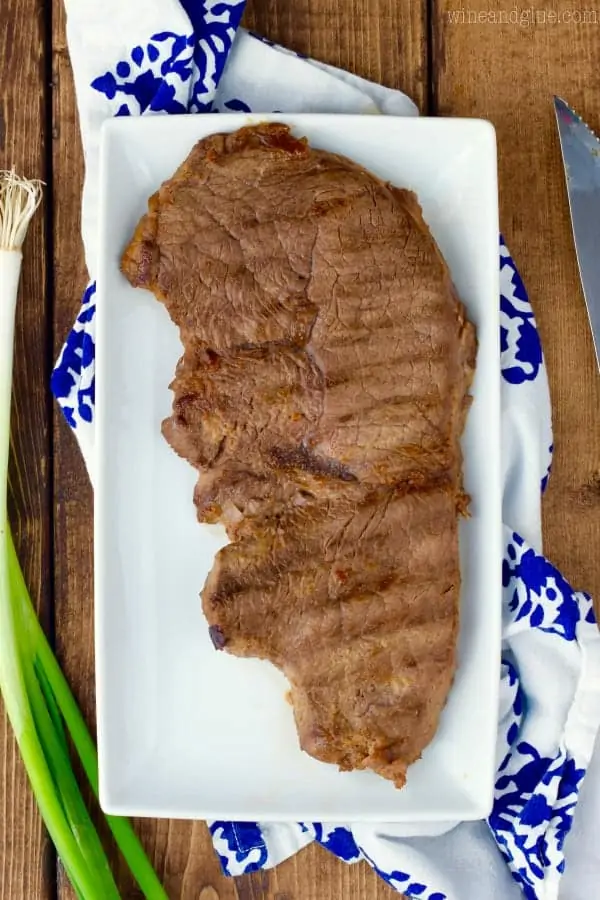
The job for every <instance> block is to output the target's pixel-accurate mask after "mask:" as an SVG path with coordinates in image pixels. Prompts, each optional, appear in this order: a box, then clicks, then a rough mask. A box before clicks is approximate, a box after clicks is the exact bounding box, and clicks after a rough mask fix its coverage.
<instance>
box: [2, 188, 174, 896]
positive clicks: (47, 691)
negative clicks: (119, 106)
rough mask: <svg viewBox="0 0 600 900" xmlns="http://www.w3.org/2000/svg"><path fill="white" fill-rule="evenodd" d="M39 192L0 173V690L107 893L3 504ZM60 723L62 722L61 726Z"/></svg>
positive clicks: (29, 757)
mask: <svg viewBox="0 0 600 900" xmlns="http://www.w3.org/2000/svg"><path fill="white" fill-rule="evenodd" d="M40 199H41V184H40V183H39V182H32V181H26V180H25V179H22V178H19V177H17V176H16V175H15V174H14V172H2V173H0V691H1V692H2V696H3V699H4V704H5V706H6V710H7V713H8V717H9V719H10V722H11V724H12V727H13V730H14V733H15V737H16V739H17V743H18V745H19V750H20V752H21V756H22V758H23V762H24V764H25V768H26V770H27V774H28V777H29V781H30V783H31V787H32V789H33V793H34V795H35V798H36V800H37V803H38V806H39V809H40V813H41V815H42V818H43V820H44V823H45V825H46V828H47V829H48V832H49V834H50V837H51V839H52V841H53V843H54V845H55V847H56V850H57V852H58V855H59V856H60V859H61V860H62V863H63V865H64V867H65V871H66V873H67V875H68V877H69V880H70V881H71V884H72V885H73V888H74V890H75V892H76V894H77V896H78V898H80V900H113V898H116V900H118V898H119V896H120V895H119V891H118V889H117V886H116V884H115V880H114V878H113V875H112V873H111V870H110V866H109V863H108V859H107V856H106V853H105V851H104V849H103V847H102V844H101V842H100V838H99V837H98V833H97V831H96V829H95V827H94V825H93V823H92V820H91V817H90V814H89V812H88V810H87V807H86V805H85V803H84V800H83V797H82V794H81V790H80V788H79V785H78V783H77V780H76V778H75V775H74V772H73V767H72V765H71V760H70V755H69V744H68V741H67V732H68V735H69V736H70V738H71V741H72V744H73V746H74V748H75V750H76V752H77V755H78V756H79V759H80V761H81V764H82V766H83V770H84V772H85V775H86V777H87V779H88V781H89V783H90V786H91V788H92V790H93V792H94V794H95V796H96V798H97V797H98V759H97V754H96V748H95V746H94V742H93V740H92V738H91V735H90V733H89V731H88V728H87V726H86V724H85V721H84V719H83V716H82V714H81V712H80V710H79V707H78V706H77V703H76V701H75V699H74V697H73V694H72V693H71V691H70V689H69V686H68V684H67V681H66V679H65V677H64V675H63V673H62V671H61V669H60V666H59V665H58V663H57V661H56V658H55V656H54V654H53V653H52V650H51V648H50V645H49V643H48V641H47V639H46V635H45V634H44V631H43V629H42V627H41V625H40V623H39V620H38V617H37V615H36V612H35V608H34V606H33V603H32V601H31V598H30V596H29V593H28V591H27V587H26V585H25V581H24V578H23V573H22V571H21V567H20V565H19V561H18V558H17V554H16V551H15V546H14V543H13V539H12V535H11V532H10V526H9V523H8V513H7V483H8V454H9V443H10V406H11V393H12V365H13V343H14V327H15V311H16V303H17V290H18V285H19V277H20V271H21V259H22V253H21V247H22V245H23V241H24V239H25V235H26V233H27V228H28V226H29V222H30V221H31V218H32V216H33V214H34V213H35V211H36V209H37V207H38V205H39V203H40ZM65 726H66V730H65ZM106 820H107V823H108V826H109V828H110V829H111V831H112V833H113V836H114V838H115V841H116V843H117V845H118V847H119V849H120V850H121V853H122V854H123V857H124V858H125V861H126V862H127V864H128V866H129V868H130V870H131V872H132V874H133V876H134V878H135V879H136V881H137V883H138V885H139V887H140V889H141V890H142V892H143V894H144V896H145V897H147V898H150V900H167V894H166V893H165V891H164V888H163V887H162V886H161V884H160V881H159V880H158V877H157V875H156V873H155V871H154V869H153V868H152V866H151V864H150V861H149V860H148V858H147V856H146V854H145V853H144V850H143V848H142V846H141V844H140V842H139V841H138V839H137V837H136V835H135V833H134V831H133V829H132V828H131V825H130V824H129V822H128V821H127V820H126V819H121V818H117V817H114V816H107V817H106Z"/></svg>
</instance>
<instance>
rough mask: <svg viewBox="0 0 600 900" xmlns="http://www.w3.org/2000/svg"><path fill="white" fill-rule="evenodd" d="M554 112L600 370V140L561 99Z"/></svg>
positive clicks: (572, 222) (576, 248) (556, 102)
mask: <svg viewBox="0 0 600 900" xmlns="http://www.w3.org/2000/svg"><path fill="white" fill-rule="evenodd" d="M554 109H555V112H556V121H557V123H558V133H559V136H560V146H561V150H562V157H563V163H564V167H565V178H566V181H567V193H568V195H569V208H570V210H571V224H572V226H573V237H574V239H575V251H576V253H577V262H578V265H579V275H580V277H581V286H582V288H583V296H584V298H585V305H586V307H587V312H588V318H589V320H590V327H591V329H592V337H593V339H594V349H595V351H596V362H597V363H598V368H599V369H600V141H599V140H598V138H597V137H596V135H595V134H594V132H593V131H592V130H591V129H590V128H589V127H588V126H587V125H586V124H585V122H584V121H583V119H581V118H580V117H579V116H578V115H577V113H575V112H574V111H573V110H572V109H571V107H570V106H569V105H568V104H567V103H565V101H564V100H561V98H560V97H555V98H554Z"/></svg>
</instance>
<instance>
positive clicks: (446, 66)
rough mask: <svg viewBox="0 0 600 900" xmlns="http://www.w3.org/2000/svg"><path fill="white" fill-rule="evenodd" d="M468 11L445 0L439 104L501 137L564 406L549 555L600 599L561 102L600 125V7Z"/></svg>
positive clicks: (505, 201)
mask: <svg viewBox="0 0 600 900" xmlns="http://www.w3.org/2000/svg"><path fill="white" fill-rule="evenodd" d="M458 6H459V4H457V3H456V2H455V0H440V2H438V3H437V9H436V14H435V17H434V25H435V36H436V41H435V56H434V65H435V95H436V97H437V102H438V108H439V112H440V113H442V114H452V115H461V114H462V115H468V116H483V117H486V118H489V119H490V120H491V121H492V122H493V123H494V125H495V126H496V129H497V134H498V143H499V160H500V200H501V222H502V228H503V230H504V233H505V237H506V240H507V242H508V244H509V246H510V248H511V252H512V253H513V254H514V256H515V259H516V261H517V264H518V266H519V268H520V271H521V274H522V276H523V280H524V282H525V285H526V287H527V289H528V291H529V295H530V299H531V301H532V303H533V306H534V310H535V313H536V316H537V319H538V323H539V327H540V331H541V336H542V343H543V347H544V351H545V354H546V359H547V363H548V370H549V376H550V387H551V392H552V399H553V415H554V438H555V441H554V443H555V447H556V453H555V461H554V469H553V473H552V477H551V479H550V486H549V489H548V493H547V497H546V500H545V504H544V514H545V515H544V536H545V550H546V553H547V555H548V556H549V558H550V559H551V560H552V561H553V562H554V563H555V565H557V566H558V567H559V568H560V569H561V570H562V571H563V573H564V574H565V575H566V576H567V577H568V578H569V579H570V580H571V582H572V583H573V585H574V586H575V587H578V588H581V589H585V590H587V591H590V592H591V593H592V594H593V595H594V596H595V598H596V601H597V603H598V602H600V567H599V566H598V551H597V548H598V546H600V418H599V416H598V409H599V408H600V379H599V378H598V373H597V371H596V365H595V360H594V356H593V347H592V340H591V336H590V332H589V327H588V324H587V318H586V312H585V308H584V303H583V298H582V294H581V289H580V285H579V281H578V275H577V267H576V260H575V253H574V249H573V242H572V236H571V228H570V223H569V216H568V209H567V198H566V193H565V185H564V175H563V170H562V163H561V159H560V149H559V144H558V138H557V134H556V125H555V119H554V111H553V105H552V95H553V94H554V93H556V94H560V95H561V96H563V97H565V99H567V100H568V101H569V102H570V103H572V104H573V106H574V107H575V108H576V109H577V110H578V111H579V112H580V113H581V114H582V115H584V116H585V117H586V118H587V119H588V121H589V122H590V124H591V125H592V126H595V127H596V128H600V95H599V94H598V91H597V89H596V88H597V76H596V73H597V47H598V35H599V34H600V11H599V12H598V19H599V24H596V25H594V24H580V25H576V24H568V23H567V22H562V23H558V22H556V23H554V22H550V21H548V20H547V21H546V23H545V24H543V22H542V21H538V22H537V23H536V22H531V23H530V24H529V26H528V27H519V26H518V25H512V24H506V25H503V24H496V25H494V24H491V21H487V22H483V23H481V24H466V23H465V24H463V23H462V22H460V21H454V22H453V21H452V20H451V13H452V12H454V11H456V9H457V8H458ZM494 8H495V12H496V15H497V19H498V20H499V18H500V16H499V13H500V12H501V11H503V12H504V13H505V14H506V15H507V16H508V15H509V14H510V12H511V11H512V10H513V9H514V3H513V2H512V0H502V2H498V3H496V4H494ZM565 9H566V7H565ZM590 9H591V7H590ZM529 15H530V16H531V15H532V13H531V11H529ZM539 18H540V19H541V15H540V17H539ZM482 72H485V77H482Z"/></svg>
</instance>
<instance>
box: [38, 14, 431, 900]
mask: <svg viewBox="0 0 600 900" xmlns="http://www.w3.org/2000/svg"><path fill="white" fill-rule="evenodd" d="M414 6H415V5H414V4H412V3H411V0H401V2H398V0H353V3H352V4H350V5H349V9H348V10H346V11H344V13H343V14H341V13H340V11H339V8H338V4H337V3H336V2H334V0H318V3H312V4H310V5H309V3H308V0H301V2H300V3H294V4H292V2H291V0H275V2H273V0H256V2H255V3H254V7H253V9H252V10H250V11H249V16H248V20H247V21H248V24H250V25H251V26H252V27H254V28H256V29H257V30H259V31H261V32H262V33H263V34H265V35H266V36H268V37H270V38H271V39H274V40H279V41H281V42H283V43H284V44H287V45H288V46H291V47H293V48H294V49H296V50H298V51H300V52H310V53H312V54H313V55H315V56H316V57H318V58H319V59H322V60H324V61H328V62H332V63H334V64H336V65H341V66H344V67H346V68H349V69H351V70H352V71H355V72H357V73H358V74H360V75H364V76H366V77H371V78H376V79H379V80H381V81H383V82H384V83H386V84H388V85H390V86H393V87H399V86H404V88H405V89H406V90H407V91H409V92H410V93H411V94H412V96H413V97H415V99H416V100H417V101H418V102H419V103H421V104H422V103H423V101H424V99H425V95H426V91H425V87H424V81H423V73H424V72H425V71H426V47H425V35H426V29H425V22H424V12H423V6H420V7H419V8H418V9H416V8H414ZM53 23H54V25H53V82H54V86H55V90H54V95H55V106H54V115H53V137H54V152H53V159H54V183H55V190H56V198H55V199H56V203H55V214H54V251H55V259H54V272H55V284H56V289H55V304H54V306H55V312H54V331H55V350H56V351H57V350H58V349H59V346H60V344H61V342H62V340H63V338H64V336H65V335H66V333H67V330H68V328H69V327H70V325H71V322H72V320H73V318H74V316H75V314H76V311H77V307H78V304H79V297H80V296H81V291H82V288H83V285H84V284H85V280H86V273H85V269H84V265H83V256H82V247H81V242H80V238H79V207H80V194H81V184H82V178H83V160H82V155H81V150H80V142H79V133H78V123H77V113H76V104H75V95H74V90H73V82H72V73H71V69H70V63H69V59H68V53H67V50H66V44H65V18H64V11H63V7H62V3H61V2H60V0H54V4H53ZM340 34H341V35H342V38H341V40H339V35H340ZM400 35H401V36H402V42H401V43H399V36H400ZM54 475H55V486H56V494H55V497H56V526H55V540H56V563H55V587H56V631H57V647H58V652H59V656H60V659H61V663H62V665H63V667H64V669H65V672H66V674H67V677H68V678H69V680H70V682H71V684H72V686H73V688H74V691H75V693H76V696H77V697H78V700H79V702H80V703H81V705H82V707H83V709H84V710H85V713H86V715H87V718H88V721H89V722H90V723H91V724H93V721H94V686H93V685H94V682H93V633H92V624H93V623H92V618H91V609H92V606H91V604H92V588H93V585H92V520H91V504H92V496H91V491H90V488H89V484H88V479H87V474H86V472H85V468H84V466H83V463H82V461H81V458H80V455H79V452H78V450H77V446H76V443H75V440H74V438H73V436H72V435H71V434H69V432H68V428H67V427H66V425H65V424H64V423H63V422H62V421H61V420H60V417H57V422H56V431H55V441H54ZM137 827H138V830H139V833H140V835H141V837H142V840H143V842H144V844H145V846H146V848H147V849H148V852H149V853H150V854H151V856H152V858H153V860H154V863H155V865H156V867H157V871H158V872H159V874H160V875H161V877H162V878H163V880H164V883H165V885H166V887H167V890H168V893H169V896H171V897H173V898H175V897H177V898H183V900H187V898H189V900H192V898H194V900H197V898H198V897H200V898H201V900H233V898H235V897H238V898H240V900H259V898H261V900H263V898H264V900H266V898H273V900H274V898H277V900H338V898H340V897H343V898H344V900H359V898H360V900H383V898H388V897H389V898H392V897H397V896H398V895H397V894H396V893H395V892H393V891H392V890H391V889H389V888H388V887H387V886H386V885H385V884H383V883H382V882H381V881H380V880H379V879H378V878H377V877H376V876H375V875H374V874H373V873H372V872H371V870H370V869H369V868H368V866H366V865H360V866H346V865H344V864H343V863H341V862H339V861H338V860H336V859H335V858H334V857H332V856H330V855H329V854H328V853H327V852H326V851H324V850H322V849H321V848H317V847H311V848H308V849H307V850H305V851H304V852H303V853H302V854H300V855H299V857H297V858H296V859H293V860H290V861H289V862H287V863H285V864H284V865H282V866H280V867H279V868H278V869H277V870H275V871H274V872H270V873H254V874H252V875H248V876H245V877H243V878H239V879H235V881H234V880H231V879H226V878H224V877H223V876H222V875H221V874H220V869H219V865H218V862H217V860H216V857H215V854H214V852H213V850H212V845H211V843H210V839H209V835H208V831H207V829H206V826H205V825H204V824H203V823H187V822H171V821H153V820H143V821H140V822H138V823H137ZM120 884H121V889H122V891H123V896H124V897H128V896H132V897H133V896H135V893H134V892H133V890H132V887H131V883H130V881H129V879H128V878H127V876H126V875H125V873H124V872H123V871H122V870H121V871H120ZM59 896H60V898H61V900H67V898H68V900H71V898H72V897H73V894H72V892H71V890H70V888H69V887H68V885H66V884H65V881H64V879H61V881H60V885H59Z"/></svg>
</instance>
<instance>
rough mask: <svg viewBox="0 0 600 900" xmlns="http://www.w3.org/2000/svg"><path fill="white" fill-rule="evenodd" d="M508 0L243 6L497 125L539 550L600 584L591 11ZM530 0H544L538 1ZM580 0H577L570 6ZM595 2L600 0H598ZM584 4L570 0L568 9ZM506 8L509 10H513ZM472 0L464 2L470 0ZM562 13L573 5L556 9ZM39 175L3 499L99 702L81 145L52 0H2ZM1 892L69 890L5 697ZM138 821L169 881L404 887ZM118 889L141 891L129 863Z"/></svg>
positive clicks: (289, 1)
mask: <svg viewBox="0 0 600 900" xmlns="http://www.w3.org/2000/svg"><path fill="white" fill-rule="evenodd" d="M488 5H490V6H493V7H494V8H495V12H496V18H497V20H498V21H499V20H500V15H499V12H500V10H502V11H504V13H505V15H506V16H508V14H509V13H510V12H511V11H512V10H513V9H514V3H513V0H499V2H496V3H495V4H488V3H487V2H486V3H483V2H479V3H473V4H472V6H471V10H472V11H473V10H475V11H476V12H478V10H479V7H481V11H482V12H481V15H479V14H478V15H477V19H478V21H477V23H476V24H469V16H468V14H465V20H464V21H462V16H461V15H460V13H459V14H458V15H455V16H453V15H452V13H453V12H454V13H456V11H457V10H459V9H460V8H461V3H460V2H459V0H429V2H425V0H421V2H419V0H254V2H253V4H252V5H251V6H250V7H249V9H248V13H247V24H249V25H250V26H251V27H253V28H254V29H255V30H257V31H259V32H260V33H262V34H264V35H266V36H268V37H270V38H272V39H274V40H276V41H279V42H281V43H283V44H285V45H287V46H289V47H293V48H294V49H296V50H299V51H302V52H304V53H308V54H310V55H312V56H314V57H316V58H317V59H321V60H324V61H326V62H330V63H334V64H336V65H338V66H342V67H344V68H346V69H349V70H351V71H353V72H357V73H358V74H360V75H363V76H366V77H368V78H372V79H375V80H377V81H380V82H382V83H384V84H386V85H389V86H391V87H395V88H402V89H403V90H405V91H406V92H407V93H409V94H410V95H411V96H412V97H414V99H415V100H416V101H417V103H418V104H419V106H420V108H421V110H422V111H423V112H426V113H429V114H444V115H466V116H483V117H486V118H488V119H490V120H491V121H492V122H493V123H494V125H495V126H496V129H497V132H498V141H499V151H500V201H501V218H502V227H503V229H504V234H505V237H506V240H507V241H508V243H509V246H510V247H511V249H512V252H513V254H514V255H515V257H516V259H517V261H518V264H519V266H520V269H521V273H522V275H523V278H524V280H525V283H526V285H527V287H528V289H529V292H530V296H531V299H532V301H533V304H534V307H535V311H536V313H537V316H538V321H539V325H540V329H541V333H542V338H543V345H544V348H545V352H546V357H547V362H548V369H549V373H550V381H551V388H552V395H553V403H554V427H555V444H556V457H555V465H554V473H553V476H552V479H551V483H550V489H549V491H548V494H547V498H546V501H545V539H546V551H547V554H548V555H549V557H550V558H551V559H552V560H553V561H554V562H555V563H556V564H557V565H558V566H559V567H561V568H562V570H563V571H564V572H565V574H566V575H567V576H568V577H569V578H570V579H571V580H572V582H573V583H574V584H575V585H576V586H578V587H582V588H585V589H587V590H589V591H591V592H592V593H594V594H595V596H596V597H600V565H599V564H598V550H597V548H598V547H599V546H600V427H599V422H600V417H599V415H598V412H599V410H600V379H599V378H598V375H597V372H596V371H595V364H594V360H593V352H592V342H591V338H590V334H589V331H588V328H587V321H586V314H585V310H584V306H583V300H582V296H581V291H580V287H579V283H578V279H577V271H576V264H575V256H574V252H573V246H572V240H571V233H570V227H569V221H568V214H567V206H566V197H565V191H564V183H563V174H562V169H561V164H560V155H559V148H558V144H557V140H556V134H555V125H554V117H553V109H552V104H551V98H552V94H553V93H560V94H562V95H563V96H564V97H565V98H567V99H568V100H569V101H570V102H572V103H573V105H574V106H575V107H576V108H577V109H579V110H581V111H582V112H583V113H584V114H585V116H586V117H587V118H588V119H589V121H590V122H591V123H593V124H595V125H596V127H600V91H599V90H598V88H599V78H600V76H599V75H598V71H599V70H598V48H599V47H600V4H599V3H598V0H587V3H586V4H584V5H587V7H588V11H589V12H591V13H593V14H595V15H591V16H590V15H588V16H587V18H588V19H590V18H592V19H593V18H595V17H596V18H597V24H593V23H589V22H588V23H587V24H574V23H573V20H575V21H577V20H578V19H583V18H584V16H583V15H580V16H577V14H575V15H571V17H570V18H571V20H572V21H571V23H569V22H567V21H563V22H560V23H559V22H557V21H555V18H557V17H558V15H557V16H556V17H554V16H552V15H551V13H552V12H554V13H556V14H560V15H563V14H564V13H565V11H566V12H567V13H568V12H573V10H574V9H575V6H577V4H575V6H574V5H573V4H572V3H571V2H567V0H564V2H563V3H562V4H557V5H556V6H554V5H552V4H547V5H546V13H547V21H546V23H545V24H544V23H542V22H538V23H537V24H531V23H530V24H529V25H527V17H530V16H531V12H530V11H529V12H528V7H529V4H528V7H527V8H525V4H523V24H521V25H518V24H512V23H511V22H510V20H509V22H508V24H494V22H493V14H490V13H488V11H487V10H488ZM535 6H536V7H539V6H540V4H539V3H536V4H535ZM579 11H580V12H581V9H580V10H579ZM596 11H597V13H596ZM575 13H577V10H575ZM513 15H514V14H513ZM470 18H471V19H472V18H473V16H472V15H471V16H470ZM564 18H567V17H564ZM12 164H14V165H15V166H16V167H17V168H18V169H19V170H20V171H23V172H24V173H26V174H28V175H31V176H34V175H35V176H39V177H41V178H43V179H44V180H45V181H46V182H47V184H48V188H47V192H46V203H45V207H44V208H43V212H42V213H41V214H40V215H38V217H37V218H36V220H35V223H34V225H33V227H32V229H31V234H30V238H29V240H28V245H27V253H26V263H25V270H24V277H23V285H22V293H21V302H20V307H19V321H18V334H17V347H16V376H15V377H16V402H15V407H14V415H13V451H14V452H13V463H12V470H11V479H12V482H11V483H12V519H13V522H14V524H15V527H16V531H17V535H18V544H19V551H20V556H21V559H22V561H23V563H24V566H25V571H26V576H27V580H28V583H29V585H30V587H31V590H32V593H33V595H34V596H35V597H36V598H37V602H38V607H39V611H40V615H41V616H42V619H43V621H44V623H45V625H46V626H47V628H48V631H49V633H50V634H51V635H52V637H53V640H54V643H55V646H56V650H57V654H58V657H59V659H60V662H61V664H62V666H63V667H64V670H65V672H66V674H67V676H68V678H69V680H70V682H71V684H72V686H73V688H74V691H75V693H76V695H77V697H78V699H79V701H80V703H81V705H82V707H83V709H84V710H85V712H86V714H87V717H88V720H89V721H90V722H91V723H93V720H94V675H93V671H94V670H93V635H92V603H93V596H92V493H91V490H90V486H89V482H88V478H87V475H86V472H85V470H84V466H83V464H82V461H81V457H80V455H79V453H78V450H77V446H76V444H75V440H74V438H73V436H72V435H71V434H70V433H69V430H68V428H67V427H66V425H65V424H64V422H63V421H62V419H61V416H60V414H59V413H58V412H57V410H56V407H55V405H54V403H53V401H52V399H51V397H50V394H49V391H48V377H49V372H50V369H51V365H52V361H53V360H54V358H55V356H56V354H57V352H58V350H59V348H60V346H61V343H62V341H63V339H64V337H65V335H66V334H67V330H68V328H69V327H70V325H71V323H72V320H73V318H74V316H75V313H76V310H77V307H78V303H79V298H80V295H81V291H82V287H83V285H84V283H85V280H86V272H85V268H84V264H83V258H82V248H81V241H80V239H79V218H80V213H79V208H80V196H81V183H82V177H83V161H82V155H81V149H80V144H79V133H78V124H77V113H76V107H75V95H74V91H73V82H72V75H71V68H70V63H69V56H68V52H67V48H66V43H65V15H64V10H63V6H62V2H61V0H46V2H43V0H1V3H0V168H3V167H6V166H10V165H12ZM0 782H1V787H0V898H2V900H42V898H44V900H46V898H48V900H50V898H55V897H57V898H59V900H67V898H72V897H74V895H73V894H72V892H71V889H70V887H69V886H68V884H67V882H66V879H65V877H64V875H63V873H62V872H61V870H60V866H57V862H56V857H55V855H54V853H53V850H52V848H51V847H50V846H49V843H48V840H47V838H46V836H45V834H44V831H43V829H42V827H41V824H40V819H39V816H38V814H37V811H36V809H35V805H34V803H33V801H32V798H31V795H30V793H29V789H28V786H27V782H26V779H25V776H24V773H23V769H22V767H21V764H20V761H19V758H18V755H17V753H16V749H15V744H14V741H13V738H12V735H11V733H10V729H9V727H8V725H7V723H6V721H5V719H4V718H3V717H2V716H0ZM138 824H139V832H140V834H141V836H142V838H143V841H144V843H145V845H146V847H147V848H148V851H149V853H150V855H151V856H152V857H153V859H154V862H155V865H156V867H157V869H158V872H159V873H160V875H161V877H162V878H163V880H164V884H165V885H166V887H167V890H168V893H169V896H170V897H173V898H190V900H191V898H195V900H219V898H220V900H232V898H235V897H238V898H240V900H251V898H252V900H258V898H265V900H266V898H272V900H275V898H276V900H383V898H388V897H393V896H397V894H395V893H394V892H393V891H392V890H391V889H389V888H388V887H386V886H385V885H384V884H382V883H381V882H380V881H379V879H378V878H377V877H376V876H375V875H374V874H372V872H371V871H370V870H369V868H368V867H367V866H366V865H357V866H352V867H350V866H345V865H344V864H342V863H341V862H338V861H337V860H335V859H334V858H332V857H331V856H329V855H328V854H327V853H326V852H325V851H324V850H321V849H319V848H316V847H311V848H308V849H306V850H305V851H304V852H303V853H301V854H300V855H299V856H298V857H297V858H295V859H292V860H290V861H289V862H287V863H285V864H284V865H282V866H280V867H279V868H278V869H277V870H276V871H274V872H271V873H258V874H254V875H250V876H246V877H243V878H238V879H236V880H235V881H233V880H231V879H226V878H224V877H223V876H222V875H221V874H220V870H219V865H218V863H217V861H216V858H215V856H214V854H213V852H212V849H211V844H210V841H209V836H208V832H207V830H206V827H205V825H204V824H202V823H195V824H191V823H180V822H168V821H143V822H140V823H138ZM121 884H122V892H123V896H124V897H134V896H138V894H136V892H135V891H134V890H133V889H132V887H131V885H130V883H129V882H128V879H127V877H126V876H125V875H124V874H123V873H122V872H121Z"/></svg>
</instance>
